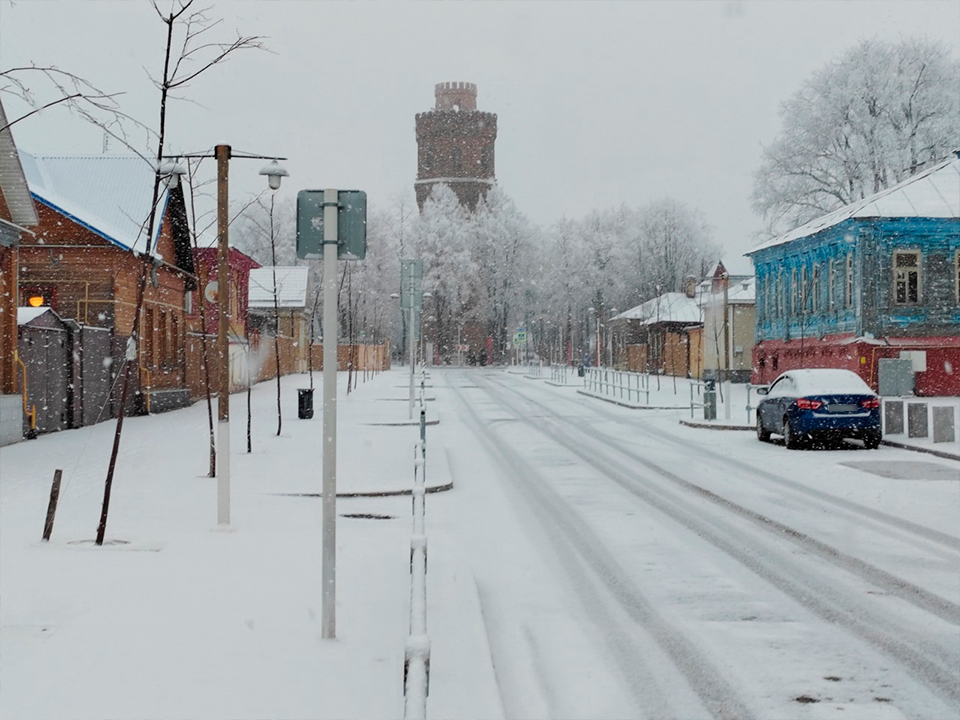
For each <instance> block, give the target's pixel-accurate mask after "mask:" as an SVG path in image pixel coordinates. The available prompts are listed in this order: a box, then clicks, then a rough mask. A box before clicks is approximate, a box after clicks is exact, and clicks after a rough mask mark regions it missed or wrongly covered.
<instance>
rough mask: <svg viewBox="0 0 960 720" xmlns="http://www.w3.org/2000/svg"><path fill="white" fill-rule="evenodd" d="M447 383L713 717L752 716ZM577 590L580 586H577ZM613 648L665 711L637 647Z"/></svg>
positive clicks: (521, 484) (495, 451) (562, 535)
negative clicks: (629, 648) (627, 655)
mask: <svg viewBox="0 0 960 720" xmlns="http://www.w3.org/2000/svg"><path fill="white" fill-rule="evenodd" d="M450 387H451V389H452V390H453V392H454V394H455V395H456V396H457V397H458V399H459V400H460V402H461V403H462V404H463V406H464V407H465V408H466V409H467V413H468V415H469V419H470V421H471V424H472V425H473V426H474V430H475V432H476V433H477V435H478V437H479V438H480V439H481V441H482V442H483V443H484V444H485V445H486V446H487V449H488V451H489V452H490V454H491V455H492V456H493V457H495V458H496V459H497V461H498V462H499V463H500V464H501V466H502V467H503V468H504V470H505V471H506V472H507V473H508V474H509V475H510V477H511V478H512V479H514V480H516V481H517V487H518V488H519V489H521V491H522V492H523V493H524V494H525V495H527V498H528V500H529V501H530V506H531V509H532V510H533V512H535V513H536V514H537V515H538V516H539V519H540V522H541V523H542V524H543V525H544V526H549V525H552V526H553V528H554V531H553V532H552V534H553V535H554V536H557V537H558V539H560V540H561V541H562V542H563V544H566V545H568V546H569V547H570V548H571V550H573V551H574V552H575V553H576V554H577V555H579V556H580V559H581V561H582V563H583V564H585V565H586V566H587V567H589V568H591V570H592V572H593V573H594V575H595V577H596V578H597V579H599V581H600V582H601V583H602V584H603V585H604V586H606V589H607V591H608V592H609V593H610V594H611V595H612V596H613V598H614V599H615V600H616V601H617V603H618V604H619V606H620V608H621V609H622V610H623V611H625V612H626V614H627V615H628V616H629V617H630V618H631V619H632V620H633V621H634V622H636V623H637V624H638V625H639V626H640V627H641V628H642V629H643V630H644V631H645V632H646V633H647V635H648V636H649V637H650V639H651V640H652V641H653V642H655V643H656V644H657V645H658V646H659V648H660V649H661V650H662V651H663V652H664V653H665V654H666V655H667V657H669V659H670V660H671V661H672V663H673V665H674V666H675V667H676V668H677V669H678V671H679V672H680V673H681V674H682V676H683V677H684V679H685V680H686V682H687V683H688V685H689V687H690V688H691V690H692V691H693V693H695V694H696V695H697V696H698V697H699V699H700V701H701V703H702V704H703V706H704V707H705V708H706V709H707V711H708V712H709V713H710V715H711V716H712V717H714V718H716V719H717V720H727V719H728V718H729V719H731V720H732V719H733V718H738V719H742V720H749V718H752V717H753V714H752V713H751V711H750V710H749V708H748V707H747V706H746V704H745V703H744V702H743V701H742V700H741V699H740V698H739V696H738V694H737V692H736V691H735V690H734V688H733V686H732V685H730V683H729V682H728V681H727V680H726V679H725V678H724V677H723V676H722V675H721V674H720V672H719V671H718V670H717V669H716V668H715V667H714V666H713V664H712V663H711V662H709V660H707V658H706V657H704V655H703V653H702V652H701V651H700V650H699V649H698V648H697V646H696V645H695V644H694V643H693V642H692V641H691V640H689V639H688V638H687V637H686V636H685V635H683V633H681V632H680V631H679V630H677V629H676V628H674V627H673V626H672V625H670V624H669V623H668V622H667V621H666V620H664V619H663V618H662V617H661V616H660V614H659V613H658V612H657V611H656V609H655V608H654V607H653V605H652V604H651V603H650V601H649V600H647V598H646V597H645V596H644V595H643V594H642V593H641V592H640V590H639V589H638V588H637V587H636V586H635V585H634V584H633V582H632V581H631V580H630V578H629V577H628V576H627V574H626V572H625V571H624V570H623V568H622V567H621V566H620V565H619V563H618V562H617V560H616V559H615V558H614V557H613V555H612V554H611V553H610V552H609V550H607V548H606V546H605V544H604V543H603V541H602V540H601V539H600V538H599V537H597V535H596V534H595V533H594V532H593V530H592V529H591V528H590V527H589V525H588V524H587V523H586V521H585V520H583V518H581V517H580V516H579V515H578V514H577V513H576V512H575V511H574V510H573V509H572V508H571V507H570V506H569V504H568V503H567V502H566V501H564V499H563V498H562V497H560V496H559V495H558V494H557V493H556V492H555V491H554V490H552V489H550V488H549V485H548V484H547V483H546V482H545V481H543V480H542V479H541V478H540V473H539V472H538V471H537V470H536V468H534V467H533V466H532V465H531V464H530V463H529V462H527V461H526V460H525V459H524V458H523V457H522V456H521V455H520V454H519V453H517V452H514V451H513V450H511V449H510V448H508V447H506V446H505V445H504V444H503V443H500V442H498V440H497V438H496V436H495V435H494V433H493V431H492V430H491V429H490V427H489V426H488V424H487V423H486V422H485V421H484V419H483V418H481V417H480V415H479V413H478V412H477V410H476V409H475V407H474V404H473V403H470V402H468V401H467V400H466V398H464V396H463V394H462V393H461V392H460V390H459V389H457V388H456V387H455V386H453V385H451V386H450ZM486 392H487V393H488V395H490V396H491V397H492V398H494V400H495V402H497V403H498V404H500V405H502V406H503V407H507V406H506V405H503V403H502V402H501V401H500V400H499V398H497V397H496V396H495V395H494V394H493V393H490V391H489V389H486ZM507 409H510V408H507ZM521 420H522V418H521ZM534 478H537V480H534ZM578 590H580V591H582V589H578ZM614 650H615V653H614V654H615V655H616V656H617V660H618V662H619V664H620V666H621V670H622V671H623V673H624V675H625V676H626V677H627V678H628V679H629V680H631V681H632V683H633V687H632V689H633V691H634V694H635V695H636V696H637V698H638V701H639V702H640V703H641V706H642V707H645V708H646V709H651V710H652V712H651V716H652V717H665V716H666V715H667V713H665V712H664V710H666V709H667V707H668V703H667V701H666V700H664V699H662V698H663V694H662V692H661V691H660V690H659V689H657V688H655V686H653V685H651V683H650V681H649V678H650V677H651V676H652V673H651V672H650V671H649V670H647V669H646V663H645V662H644V659H643V657H642V656H641V655H640V654H639V653H638V652H637V651H636V650H634V651H633V652H632V653H630V651H629V650H628V648H627V644H626V643H621V644H619V647H614ZM625 651H626V652H625ZM627 653H629V654H630V657H629V658H628V657H625V655H626V654H627ZM651 700H653V701H654V707H653V708H651V707H650V706H651Z"/></svg>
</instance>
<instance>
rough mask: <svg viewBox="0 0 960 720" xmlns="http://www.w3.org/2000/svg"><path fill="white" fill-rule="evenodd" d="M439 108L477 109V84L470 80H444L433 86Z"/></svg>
mask: <svg viewBox="0 0 960 720" xmlns="http://www.w3.org/2000/svg"><path fill="white" fill-rule="evenodd" d="M433 95H434V97H435V98H436V109H437V110H476V109H477V86H476V85H474V84H473V83H468V82H444V83H437V84H436V85H434V86H433Z"/></svg>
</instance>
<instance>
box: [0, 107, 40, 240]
mask: <svg viewBox="0 0 960 720" xmlns="http://www.w3.org/2000/svg"><path fill="white" fill-rule="evenodd" d="M0 128H3V130H0V192H2V193H3V200H4V202H5V203H6V204H7V211H8V212H9V213H10V219H11V220H13V222H15V223H16V224H17V225H36V224H37V222H38V218H37V209H36V207H34V205H33V198H31V197H30V188H29V187H28V186H27V179H26V177H25V176H24V174H23V166H22V164H21V162H20V155H19V153H17V146H16V144H15V143H14V142H13V135H12V134H11V133H10V128H8V127H7V115H6V113H5V112H4V110H3V104H2V103H0Z"/></svg>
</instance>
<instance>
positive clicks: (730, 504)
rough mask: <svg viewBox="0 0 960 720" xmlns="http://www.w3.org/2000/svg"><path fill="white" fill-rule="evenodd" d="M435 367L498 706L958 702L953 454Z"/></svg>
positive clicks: (957, 522) (534, 712) (683, 711)
mask: <svg viewBox="0 0 960 720" xmlns="http://www.w3.org/2000/svg"><path fill="white" fill-rule="evenodd" d="M434 383H435V386H436V394H437V397H438V401H444V402H443V404H442V405H441V407H442V408H443V409H442V411H441V412H442V419H443V422H442V424H441V428H442V430H441V432H442V433H443V435H444V436H445V437H450V438H451V440H452V439H453V438H454V437H456V438H458V439H459V441H455V442H450V441H448V442H447V445H448V447H451V448H452V447H453V446H455V447H456V450H452V449H451V459H450V462H451V466H452V468H453V471H454V476H455V478H456V481H457V488H458V491H460V492H458V493H456V494H451V496H450V497H449V498H443V499H439V498H438V500H437V501H432V503H431V504H436V505H440V506H441V508H442V507H443V506H444V505H445V504H455V505H456V508H455V509H453V512H451V513H445V518H446V520H447V521H448V522H449V523H451V525H450V527H448V528H447V531H448V532H450V533H451V535H453V534H456V535H458V536H459V539H460V541H461V542H462V545H463V552H465V553H466V555H467V556H468V557H469V558H470V562H471V565H472V566H473V568H474V572H475V575H476V578H477V585H478V588H479V590H480V597H481V602H482V605H483V610H484V618H485V622H486V626H487V631H488V635H489V638H490V644H491V648H492V653H493V658H494V663H495V668H496V673H497V680H498V682H499V685H500V689H501V693H502V696H503V702H504V707H505V712H506V715H507V716H509V717H547V716H550V717H614V716H618V717H717V718H723V717H763V718H772V717H784V718H787V717H823V716H840V717H844V716H845V717H881V718H884V717H900V716H906V717H955V716H956V715H957V712H958V708H960V573H958V569H960V533H958V531H960V509H958V502H957V501H958V479H960V477H958V469H957V467H956V464H955V463H950V462H949V461H942V460H930V459H927V458H925V457H923V456H919V455H917V454H915V453H910V452H908V451H905V450H897V449H893V448H886V447H885V448H881V449H880V450H878V451H866V450H863V449H860V448H855V446H853V445H850V446H849V447H847V448H841V449H833V450H820V451H807V452H799V453H798V452H792V451H787V450H786V449H785V448H783V447H782V445H779V444H764V443H759V442H758V441H757V440H756V438H755V437H754V436H753V435H752V434H751V433H743V432H739V433H738V432H718V431H712V430H698V429H694V428H686V427H682V426H680V425H679V424H678V423H677V419H678V414H677V413H676V412H663V411H638V410H630V409H625V408H620V407H616V406H613V405H609V404H605V403H602V402H599V401H596V400H590V399H587V398H584V397H583V396H582V395H577V394H576V393H575V392H574V390H573V389H571V388H558V387H552V386H550V385H547V384H546V383H544V382H542V381H532V380H530V379H527V378H524V377H521V376H518V375H513V374H510V373H504V372H502V371H479V370H460V371H457V370H447V371H435V372H434ZM460 425H462V427H460ZM471 438H472V440H471ZM877 468H882V469H883V471H884V473H883V474H884V475H887V476H890V475H892V476H893V477H881V476H880V475H879V474H877V473H876V470H877ZM898 470H899V472H898ZM431 522H432V523H433V524H434V525H435V524H436V523H437V520H436V519H435V516H431ZM451 541H453V540H452V538H451Z"/></svg>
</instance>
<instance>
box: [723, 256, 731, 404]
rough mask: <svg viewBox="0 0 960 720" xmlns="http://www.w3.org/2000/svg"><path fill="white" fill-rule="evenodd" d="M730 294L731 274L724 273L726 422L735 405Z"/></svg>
mask: <svg viewBox="0 0 960 720" xmlns="http://www.w3.org/2000/svg"><path fill="white" fill-rule="evenodd" d="M729 292H730V275H729V273H724V275H723V331H724V335H725V336H724V340H725V341H726V342H724V345H725V346H726V347H724V349H723V356H724V357H723V365H724V367H725V368H726V371H725V372H724V385H725V388H726V395H725V396H724V398H723V399H724V403H723V418H724V419H725V420H729V419H730V406H731V405H732V404H733V402H732V400H733V398H732V397H730V368H731V366H732V365H733V359H732V358H733V353H732V352H731V349H732V348H733V332H732V328H731V327H730V302H729Z"/></svg>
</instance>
